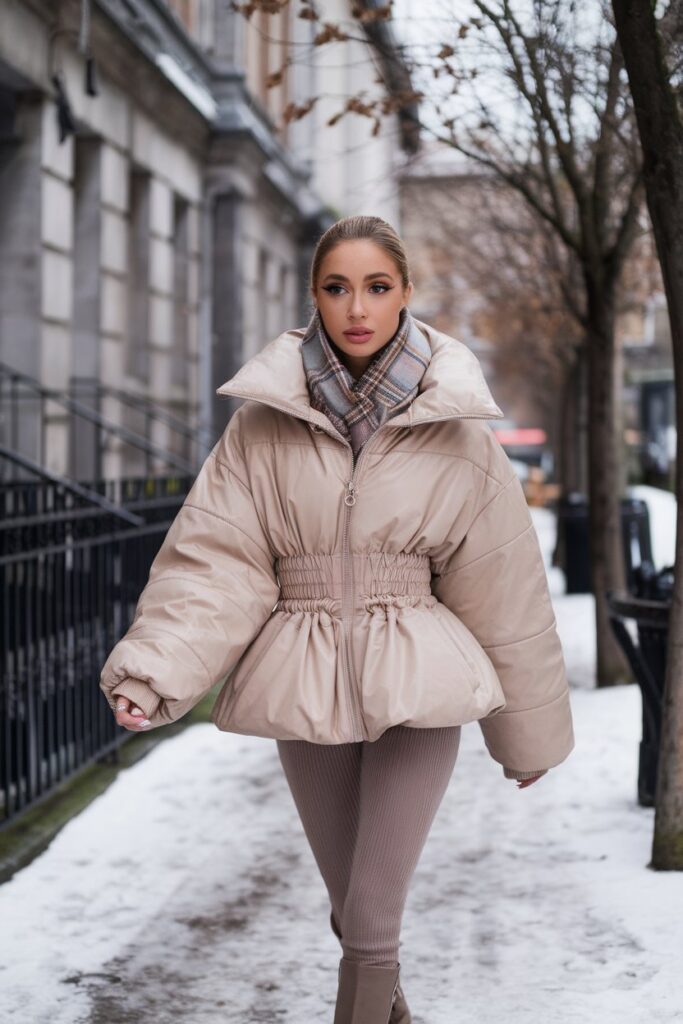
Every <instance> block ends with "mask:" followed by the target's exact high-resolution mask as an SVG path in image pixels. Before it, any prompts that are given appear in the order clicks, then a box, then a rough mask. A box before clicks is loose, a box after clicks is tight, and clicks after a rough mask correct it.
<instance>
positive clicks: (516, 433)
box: [494, 427, 547, 445]
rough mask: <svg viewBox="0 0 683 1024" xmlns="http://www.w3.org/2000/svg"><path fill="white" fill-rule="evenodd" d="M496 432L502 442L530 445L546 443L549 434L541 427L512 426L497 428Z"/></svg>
mask: <svg viewBox="0 0 683 1024" xmlns="http://www.w3.org/2000/svg"><path fill="white" fill-rule="evenodd" d="M494 433H495V435H496V437H497V438H498V440H499V441H500V443H501V444H509V445H529V444H545V442H546V440H547V434H546V432H545V430H541V428H540V427H510V428H503V427H501V429H500V430H496V429H495V428H494Z"/></svg>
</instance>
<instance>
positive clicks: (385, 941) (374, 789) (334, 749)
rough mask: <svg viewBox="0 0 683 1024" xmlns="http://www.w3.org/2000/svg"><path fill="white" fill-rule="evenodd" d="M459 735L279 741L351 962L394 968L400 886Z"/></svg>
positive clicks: (396, 732) (400, 732)
mask: <svg viewBox="0 0 683 1024" xmlns="http://www.w3.org/2000/svg"><path fill="white" fill-rule="evenodd" d="M460 732H461V726H459V725H455V726H444V727H442V728H436V729H416V728H410V727H408V726H402V725H396V726H393V727H391V728H389V729H387V730H386V731H385V732H384V733H383V734H382V735H381V736H380V737H379V739H377V740H375V741H374V742H369V741H363V742H360V743H341V744H320V743H310V742H308V741H307V740H277V748H278V753H279V756H280V761H281V764H282V767H283V770H284V774H285V777H286V779H287V783H288V785H289V788H290V790H291V792H292V796H293V798H294V803H295V804H296V808H297V811H298V813H299V817H300V818H301V821H302V824H303V827H304V831H305V833H306V836H307V839H308V842H309V843H310V846H311V850H312V851H313V855H314V857H315V860H316V863H317V865H318V867H319V869H320V873H321V875H322V877H323V880H324V882H325V885H326V887H327V891H328V893H329V897H330V903H331V906H332V911H333V912H334V916H335V919H336V921H337V923H338V924H339V927H340V930H341V934H342V938H341V945H342V951H343V955H344V956H345V957H347V958H348V959H350V960H360V961H364V962H366V963H377V964H394V965H395V964H396V963H398V962H399V952H398V950H399V935H400V930H401V921H402V918H403V909H404V906H405V901H406V897H407V894H408V886H409V884H410V880H411V878H412V875H413V872H414V871H415V868H416V867H417V863H418V860H419V858H420V854H421V852H422V849H423V847H424V844H425V842H426V840H427V836H428V834H429V830H430V828H431V825H432V822H433V820H434V817H435V815H436V812H437V809H438V807H439V804H440V803H441V800H442V798H443V795H444V793H445V791H446V787H447V786H448V782H449V779H450V777H451V774H452V772H453V767H454V765H455V760H456V758H457V755H458V747H459V745H460Z"/></svg>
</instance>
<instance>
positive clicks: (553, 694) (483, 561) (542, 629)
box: [432, 442, 574, 777]
mask: <svg viewBox="0 0 683 1024" xmlns="http://www.w3.org/2000/svg"><path fill="white" fill-rule="evenodd" d="M496 445H497V442H496ZM498 458H499V463H498V464H499V466H502V467H503V468H504V471H505V472H504V476H503V478H502V480H501V482H499V483H496V487H495V490H494V493H493V494H490V493H489V494H487V495H486V497H485V500H483V501H482V502H481V503H480V507H479V508H477V509H475V514H474V517H473V519H472V522H471V523H470V524H469V525H468V527H467V529H466V531H465V533H464V536H461V537H460V536H459V537H457V538H455V539H454V541H453V544H452V545H451V548H450V549H449V548H448V546H447V547H446V549H445V558H443V559H442V560H441V562H440V564H439V566H438V572H437V573H436V574H435V578H434V580H433V586H432V589H433V592H434V593H435V594H436V596H437V598H438V599H439V600H440V601H441V602H442V603H443V604H445V605H446V606H447V607H448V608H450V610H451V611H452V612H453V613H454V614H455V615H457V616H458V617H459V618H460V619H461V620H462V621H463V622H464V623H465V625H466V626H467V627H468V628H469V629H470V631H471V632H472V633H473V634H474V636H475V637H476V638H477V640H478V641H479V643H480V644H481V646H482V647H483V648H484V650H485V651H486V653H487V655H488V656H489V658H490V660H491V662H492V663H493V666H494V668H495V669H496V672H497V674H498V678H499V680H500V683H501V686H502V688H503V692H504V694H505V700H506V705H505V707H504V708H503V709H502V710H500V711H498V712H496V713H495V714H493V715H490V716H487V717H485V718H483V719H480V721H479V724H480V727H481V730H482V733H483V736H484V740H485V742H486V746H487V748H488V750H489V752H490V754H491V756H492V757H493V758H494V759H495V760H496V761H498V762H499V763H500V764H501V765H503V766H504V768H505V769H506V772H505V774H506V777H519V776H515V775H514V774H512V773H527V772H535V773H538V772H541V771H543V770H546V769H549V768H552V767H553V766H555V765H557V764H559V763H560V762H561V761H563V760H564V759H565V758H566V757H567V756H568V754H569V753H570V751H571V750H572V749H573V747H574V735H573V725H572V714H571V708H570V702H569V687H568V683H567V677H566V670H565V663H564V657H563V652H562V646H561V643H560V638H559V636H558V633H557V629H556V620H555V614H554V611H553V606H552V603H551V599H550V593H549V589H548V582H547V576H546V572H545V566H544V562H543V555H542V552H541V549H540V545H539V542H538V537H537V535H536V531H535V529H534V525H533V520H532V518H531V514H530V512H529V508H528V505H527V501H526V497H525V495H524V490H523V488H522V485H521V483H520V481H519V479H518V477H517V475H516V474H515V473H514V470H512V467H511V466H510V465H509V460H507V456H505V455H504V453H503V452H502V449H500V453H499V457H498Z"/></svg>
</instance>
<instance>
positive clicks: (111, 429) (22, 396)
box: [0, 362, 211, 477]
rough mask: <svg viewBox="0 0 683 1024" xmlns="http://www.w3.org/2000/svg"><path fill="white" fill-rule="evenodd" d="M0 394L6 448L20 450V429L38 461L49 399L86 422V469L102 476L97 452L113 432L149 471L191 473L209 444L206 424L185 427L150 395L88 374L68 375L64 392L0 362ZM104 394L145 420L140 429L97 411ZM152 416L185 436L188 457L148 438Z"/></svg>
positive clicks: (74, 439) (43, 446)
mask: <svg viewBox="0 0 683 1024" xmlns="http://www.w3.org/2000/svg"><path fill="white" fill-rule="evenodd" d="M74 395H80V397H74ZM0 398H1V403H0V405H1V408H2V414H1V416H0V426H1V427H2V441H3V444H4V446H5V448H6V449H7V450H10V451H13V452H22V451H23V452H25V451H26V449H27V445H26V442H25V438H24V437H23V436H22V434H24V433H27V434H29V435H30V437H31V439H32V441H31V450H32V451H33V452H34V453H35V456H36V458H35V461H36V462H37V463H39V464H42V463H44V462H45V452H46V432H47V422H48V417H47V409H48V403H52V405H53V406H57V407H58V408H60V409H61V410H63V411H65V412H69V413H70V414H71V415H72V417H74V420H75V423H76V424H77V425H78V424H80V426H81V428H82V426H83V424H86V425H89V427H90V430H91V432H92V439H91V441H92V444H91V446H92V464H91V466H90V474H89V475H91V476H94V477H101V476H102V455H103V452H104V449H105V442H106V440H107V439H108V438H117V439H118V440H119V441H121V442H123V443H124V444H125V445H128V446H129V447H131V448H132V449H134V450H136V451H137V452H138V453H140V454H141V455H142V456H143V458H144V460H145V472H146V473H148V474H151V473H153V472H155V471H157V469H158V467H159V466H165V467H168V468H170V469H173V470H176V471H178V472H180V473H183V474H191V473H193V472H195V470H196V468H197V466H198V465H199V463H200V462H201V461H202V458H203V456H205V455H206V454H207V453H208V450H209V448H210V445H211V441H210V438H209V436H208V434H207V432H206V430H203V429H201V428H194V427H190V426H189V425H188V424H187V423H185V422H184V421H183V420H182V419H180V418H179V417H178V416H175V415H174V414H173V413H171V412H169V411H168V410H167V409H165V408H163V407H161V406H159V405H158V404H156V403H155V402H153V401H152V400H151V399H149V398H146V397H143V396H135V395H130V394H128V392H126V391H123V390H122V389H121V388H115V387H109V386H107V385H102V384H99V383H98V382H96V381H92V380H90V379H89V378H82V379H80V380H79V379H78V378H75V379H74V380H73V381H72V391H71V393H69V392H66V391H61V390H58V389H54V388H46V387H44V386H43V385H42V384H40V382H39V381H38V380H37V379H36V378H35V377H31V376H30V375H29V374H26V373H21V372H20V371H18V370H15V369H13V368H12V367H11V366H8V365H7V364H6V363H2V362H0ZM103 398H110V399H113V400H116V401H117V402H119V403H121V404H122V405H123V406H124V408H127V409H131V410H134V411H135V413H136V414H137V415H138V416H139V418H140V419H141V420H142V422H143V424H144V429H145V434H143V433H139V432H138V431H136V430H131V429H130V428H129V427H126V426H123V425H122V424H120V423H116V422H114V421H113V420H111V419H109V418H107V417H105V416H103V415H102V413H101V412H100V411H99V406H100V403H101V400H102V399H103ZM83 399H87V400H89V401H90V402H91V403H92V404H87V401H84V400H83ZM157 422H158V423H163V424H165V426H166V427H167V428H168V430H169V431H170V432H171V434H172V435H176V436H179V437H181V438H183V439H184V442H185V446H186V447H187V448H188V449H189V453H190V454H189V457H183V456H181V455H178V454H177V453H175V452H173V451H170V450H169V449H168V448H167V447H163V446H162V445H160V444H157V443H156V442H154V441H152V440H150V436H149V435H150V434H151V430H152V424H153V423H157ZM77 434H78V431H77V430H76V429H72V431H71V435H72V445H73V446H74V447H75V446H76V445H77V443H78V437H77ZM86 440H87V439H86V438H85V437H83V438H82V441H83V443H85V441H86ZM155 462H156V465H155Z"/></svg>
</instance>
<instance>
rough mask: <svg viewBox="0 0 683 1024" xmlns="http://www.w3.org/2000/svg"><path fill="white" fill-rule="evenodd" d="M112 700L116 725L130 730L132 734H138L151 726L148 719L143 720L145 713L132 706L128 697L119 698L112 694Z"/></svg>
mask: <svg viewBox="0 0 683 1024" xmlns="http://www.w3.org/2000/svg"><path fill="white" fill-rule="evenodd" d="M114 700H115V701H116V721H117V724H118V725H122V726H123V727H124V729H130V730H131V731H132V732H140V731H141V730H144V729H146V728H147V726H148V725H151V722H150V721H149V719H148V718H145V712H144V711H143V710H142V708H139V707H138V706H137V704H133V703H132V702H131V701H130V700H129V699H128V697H124V696H123V695H121V696H119V695H117V694H116V693H115V694H114Z"/></svg>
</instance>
